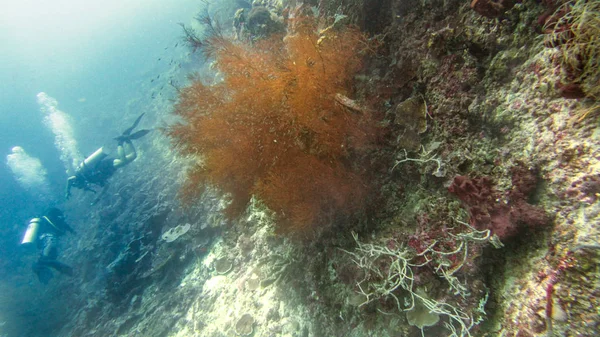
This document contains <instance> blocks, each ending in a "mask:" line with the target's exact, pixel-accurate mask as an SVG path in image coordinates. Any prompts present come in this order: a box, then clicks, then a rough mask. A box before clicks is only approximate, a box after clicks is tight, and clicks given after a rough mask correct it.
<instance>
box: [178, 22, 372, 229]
mask: <svg viewBox="0 0 600 337" xmlns="http://www.w3.org/2000/svg"><path fill="white" fill-rule="evenodd" d="M364 45H365V39H364V36H363V35H362V34H361V33H360V32H359V31H357V30H355V29H351V28H346V29H344V30H338V31H335V32H334V31H333V30H329V32H328V33H327V35H319V33H318V32H317V27H316V24H315V23H314V22H313V21H312V20H311V19H309V18H307V17H300V18H292V19H290V20H289V21H288V34H287V35H286V36H285V37H283V38H282V37H281V36H279V37H272V38H270V39H267V40H263V41H260V42H254V43H253V44H243V43H240V42H237V41H234V40H231V39H228V38H225V37H223V36H222V35H219V34H215V35H213V36H212V37H210V38H209V39H208V40H207V45H206V50H205V52H207V53H208V54H209V55H210V56H211V57H213V58H214V59H215V60H216V66H217V69H218V71H219V72H220V74H221V75H222V78H223V80H222V81H221V82H219V83H217V84H214V85H206V84H203V83H202V82H201V81H200V80H199V79H193V80H192V84H191V85H190V86H189V87H187V88H185V89H182V90H181V92H180V97H179V102H178V103H177V105H176V106H175V113H176V114H177V115H179V116H181V117H182V118H183V120H185V123H184V124H178V125H174V126H172V127H171V128H170V129H169V134H170V136H171V137H172V138H173V139H174V141H175V143H176V145H178V146H179V148H180V149H181V150H182V152H183V153H185V154H194V155H198V156H202V157H203V160H202V161H199V164H198V166H196V167H194V168H193V169H192V170H191V172H189V175H188V181H187V184H186V186H184V190H183V192H184V193H183V194H182V195H183V197H184V200H187V201H190V200H192V199H193V198H194V196H195V195H196V193H197V192H198V191H200V190H201V186H204V185H206V184H207V183H208V184H211V185H214V186H217V187H219V188H220V189H221V190H223V191H224V192H226V193H229V194H230V195H231V198H232V203H231V204H230V206H229V209H228V211H229V213H230V214H231V215H233V216H237V215H240V214H241V213H242V212H243V211H244V210H245V207H246V206H247V204H248V202H249V201H250V198H251V197H252V195H256V196H258V197H259V198H260V199H261V200H262V201H263V202H264V203H265V204H266V205H267V206H269V208H271V209H272V210H274V211H275V212H276V214H277V215H278V218H279V220H280V221H279V222H278V223H279V227H278V229H279V230H280V232H299V231H300V232H304V231H303V230H304V229H310V228H314V226H318V225H322V224H324V223H325V222H329V221H330V220H331V219H333V218H335V217H336V216H339V215H349V214H353V213H354V212H355V211H358V210H360V209H362V207H363V206H364V202H365V199H366V196H365V193H366V188H365V186H366V185H365V181H364V180H365V177H364V175H363V171H364V170H365V168H364V167H362V166H361V164H360V162H361V160H360V159H361V158H362V156H363V154H364V153H365V149H366V148H367V146H368V145H369V144H370V143H371V142H372V139H373V135H374V130H375V127H374V125H375V124H374V122H373V120H372V119H371V116H370V115H369V114H368V113H367V112H365V110H364V109H363V110H362V111H354V110H351V109H348V108H347V107H346V106H344V105H343V104H340V103H339V102H337V101H336V95H344V96H349V95H350V94H351V91H352V80H353V76H354V75H355V74H356V72H357V71H358V69H359V67H360V66H361V62H360V61H361V55H360V50H361V48H363V46H364Z"/></svg>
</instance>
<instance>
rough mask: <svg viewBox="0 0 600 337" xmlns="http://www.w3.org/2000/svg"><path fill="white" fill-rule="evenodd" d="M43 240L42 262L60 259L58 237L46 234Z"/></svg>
mask: <svg viewBox="0 0 600 337" xmlns="http://www.w3.org/2000/svg"><path fill="white" fill-rule="evenodd" d="M42 240H43V243H42V245H43V249H42V254H41V256H40V261H48V260H56V258H57V257H58V242H57V240H56V237H54V235H51V234H46V235H44V237H43V238H42Z"/></svg>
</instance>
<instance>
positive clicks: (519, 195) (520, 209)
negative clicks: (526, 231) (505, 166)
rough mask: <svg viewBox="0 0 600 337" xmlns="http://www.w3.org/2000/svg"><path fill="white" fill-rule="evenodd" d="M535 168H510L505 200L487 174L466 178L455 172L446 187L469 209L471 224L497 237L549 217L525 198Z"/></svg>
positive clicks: (532, 183) (508, 235)
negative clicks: (510, 176)
mask: <svg viewBox="0 0 600 337" xmlns="http://www.w3.org/2000/svg"><path fill="white" fill-rule="evenodd" d="M536 185H537V177H536V173H535V170H529V169H527V168H525V167H523V166H515V167H513V169H512V189H511V190H510V191H509V192H508V193H507V194H506V197H507V198H506V200H504V199H503V198H502V197H501V194H499V193H497V192H496V191H495V190H494V186H493V184H492V182H491V180H490V179H489V178H487V177H482V178H474V179H469V178H468V177H465V176H457V177H455V178H454V180H453V181H452V185H450V187H448V191H450V192H451V193H453V194H455V195H456V196H458V198H459V199H461V200H462V201H463V203H464V204H465V205H466V207H467V208H468V210H469V215H470V223H471V225H472V226H474V227H476V228H478V229H480V230H483V229H490V230H491V231H492V234H495V235H497V236H498V237H499V238H500V239H501V240H505V239H509V238H511V237H514V236H515V235H517V234H518V233H519V232H520V231H521V230H522V228H527V227H529V228H534V229H535V228H539V227H543V226H545V225H548V223H549V218H548V216H547V215H546V213H545V212H544V210H543V209H540V208H539V207H537V206H534V205H531V204H530V203H529V202H528V201H527V200H528V199H529V196H530V194H531V193H532V192H533V191H534V190H535V187H536Z"/></svg>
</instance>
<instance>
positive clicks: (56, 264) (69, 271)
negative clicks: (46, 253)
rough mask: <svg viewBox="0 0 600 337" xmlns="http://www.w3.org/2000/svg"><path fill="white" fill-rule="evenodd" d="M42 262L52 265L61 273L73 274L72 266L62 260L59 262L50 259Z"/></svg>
mask: <svg viewBox="0 0 600 337" xmlns="http://www.w3.org/2000/svg"><path fill="white" fill-rule="evenodd" d="M40 264H41V265H42V266H47V267H52V268H54V269H56V271H58V272H59V273H61V274H65V275H69V276H73V268H72V267H71V266H69V265H66V264H64V263H62V262H58V261H56V260H49V261H43V262H40Z"/></svg>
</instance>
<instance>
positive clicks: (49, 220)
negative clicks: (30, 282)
mask: <svg viewBox="0 0 600 337" xmlns="http://www.w3.org/2000/svg"><path fill="white" fill-rule="evenodd" d="M45 214H46V215H44V216H42V217H39V218H33V219H31V220H29V226H27V230H26V231H25V235H24V236H23V240H22V241H21V244H33V243H36V244H37V247H38V249H39V250H40V257H39V259H38V261H37V262H35V263H34V264H33V266H32V267H33V271H34V272H35V274H36V275H37V277H38V279H39V280H40V282H41V283H43V284H48V282H49V281H50V279H51V278H52V276H53V275H52V270H51V269H50V268H52V269H55V270H56V271H58V272H60V273H61V274H65V275H69V276H73V268H71V267H70V266H68V265H66V264H64V263H62V262H58V260H57V257H58V237H60V236H63V235H64V234H66V233H67V232H71V233H73V234H75V231H74V230H73V228H71V226H69V224H67V222H66V221H65V217H64V214H63V212H62V211H61V210H59V209H58V208H54V207H52V208H50V209H48V210H47V211H46V213H45Z"/></svg>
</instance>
